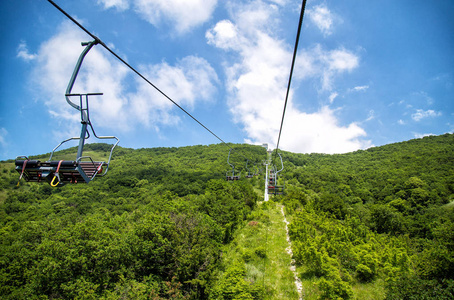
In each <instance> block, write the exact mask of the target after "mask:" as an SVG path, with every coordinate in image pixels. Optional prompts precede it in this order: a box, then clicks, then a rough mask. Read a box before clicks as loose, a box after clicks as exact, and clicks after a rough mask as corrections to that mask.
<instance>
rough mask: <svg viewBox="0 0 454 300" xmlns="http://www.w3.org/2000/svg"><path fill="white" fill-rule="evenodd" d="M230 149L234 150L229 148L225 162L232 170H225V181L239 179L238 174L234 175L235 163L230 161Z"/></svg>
mask: <svg viewBox="0 0 454 300" xmlns="http://www.w3.org/2000/svg"><path fill="white" fill-rule="evenodd" d="M232 150H234V149H233V148H230V150H229V155H228V156H227V163H228V164H229V165H230V166H231V167H232V171H231V172H230V171H227V173H226V176H225V178H226V180H227V181H234V180H239V179H240V175H235V165H234V164H232V163H230V153H231V152H232Z"/></svg>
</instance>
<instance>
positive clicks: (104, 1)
mask: <svg viewBox="0 0 454 300" xmlns="http://www.w3.org/2000/svg"><path fill="white" fill-rule="evenodd" d="M98 4H101V5H102V6H104V8H105V9H109V8H116V9H117V10H119V11H124V10H126V9H128V8H129V1H128V0H98Z"/></svg>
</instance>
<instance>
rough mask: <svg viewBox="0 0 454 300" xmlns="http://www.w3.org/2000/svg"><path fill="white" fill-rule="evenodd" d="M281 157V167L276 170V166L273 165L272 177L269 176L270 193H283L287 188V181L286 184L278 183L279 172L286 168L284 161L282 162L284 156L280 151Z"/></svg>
mask: <svg viewBox="0 0 454 300" xmlns="http://www.w3.org/2000/svg"><path fill="white" fill-rule="evenodd" d="M277 154H278V155H279V157H280V159H281V166H282V167H281V169H280V170H278V171H276V167H275V166H273V167H272V169H271V170H270V177H269V182H268V194H269V195H283V194H284V189H285V183H284V185H277V179H278V173H279V172H281V171H282V170H283V169H284V163H283V162H282V156H281V154H280V153H279V152H278V153H277Z"/></svg>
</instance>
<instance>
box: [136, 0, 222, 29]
mask: <svg viewBox="0 0 454 300" xmlns="http://www.w3.org/2000/svg"><path fill="white" fill-rule="evenodd" d="M216 4H217V0H134V7H135V11H136V13H137V14H139V15H140V16H141V17H142V18H143V19H144V20H146V21H147V22H149V23H151V24H153V25H154V26H159V25H160V24H161V23H162V22H169V23H173V24H174V26H175V29H176V31H177V32H178V33H185V32H187V31H189V30H190V29H192V28H194V27H196V26H198V25H200V24H203V23H204V22H206V21H207V20H209V18H210V17H211V15H212V13H213V11H214V9H215V7H216Z"/></svg>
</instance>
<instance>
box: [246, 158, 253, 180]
mask: <svg viewBox="0 0 454 300" xmlns="http://www.w3.org/2000/svg"><path fill="white" fill-rule="evenodd" d="M248 162H249V159H246V171H247V174H246V178H252V177H254V174H253V173H251V172H250V171H249V169H248V167H247V164H248Z"/></svg>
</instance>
